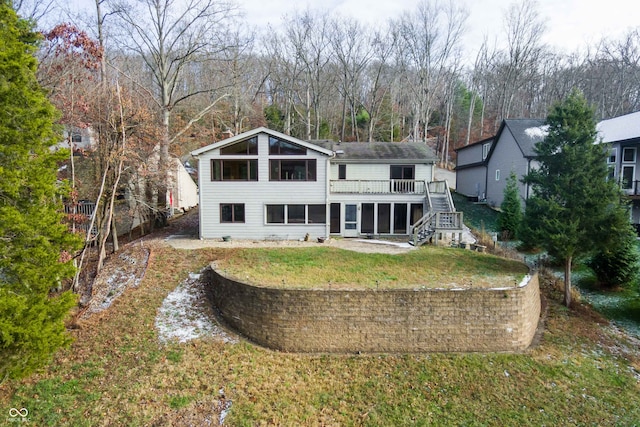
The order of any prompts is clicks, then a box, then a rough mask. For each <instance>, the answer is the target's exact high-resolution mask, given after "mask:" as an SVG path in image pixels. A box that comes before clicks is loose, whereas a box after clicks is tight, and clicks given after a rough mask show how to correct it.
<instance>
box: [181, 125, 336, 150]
mask: <svg viewBox="0 0 640 427" xmlns="http://www.w3.org/2000/svg"><path fill="white" fill-rule="evenodd" d="M260 133H266V134H267V135H270V136H273V137H276V138H279V139H282V140H284V141H289V142H291V143H293V144H296V145H299V146H301V147H305V148H307V149H309V150H314V151H317V152H319V153H322V154H325V155H327V156H332V155H333V151H331V150H327V149H326V148H323V147H320V146H318V145H315V144H311V143H309V142H306V141H302V140H300V139H297V138H294V137H292V136H289V135H285V134H283V133H280V132H277V131H275V130H271V129H268V128H266V127H259V128H255V129H252V130H250V131H248V132H243V133H240V134H238V135H236V136H232V137H231V138H227V139H223V140H222V141H218V142H215V143H213V144H209V145H207V146H206V147H202V148H199V149H197V150H194V151H192V152H191V155H192V156H199V155H200V154H202V153H206V152H207V151H211V150H215V149H218V148H222V147H226V146H228V145H233V144H235V143H237V142H240V141H244V140H245V139H249V138H251V137H253V136H256V135H258V134H260Z"/></svg>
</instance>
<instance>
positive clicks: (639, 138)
mask: <svg viewBox="0 0 640 427" xmlns="http://www.w3.org/2000/svg"><path fill="white" fill-rule="evenodd" d="M596 129H597V130H598V136H599V138H601V140H600V142H601V143H606V144H609V156H608V158H607V162H608V163H609V166H610V168H611V173H610V176H611V178H614V179H616V180H617V181H618V182H619V183H620V185H621V187H622V189H623V191H624V192H625V193H626V194H627V195H628V196H629V199H630V201H631V223H632V224H634V225H635V226H636V228H640V159H639V158H638V151H640V111H638V112H635V113H631V114H626V115H624V116H619V117H614V118H612V119H608V120H603V121H601V122H600V123H598V125H597V127H596Z"/></svg>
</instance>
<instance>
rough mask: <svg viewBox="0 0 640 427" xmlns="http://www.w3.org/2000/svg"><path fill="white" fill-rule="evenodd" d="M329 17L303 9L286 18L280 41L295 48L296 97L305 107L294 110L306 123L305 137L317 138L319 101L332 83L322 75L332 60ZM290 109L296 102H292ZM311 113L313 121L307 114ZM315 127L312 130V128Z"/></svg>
mask: <svg viewBox="0 0 640 427" xmlns="http://www.w3.org/2000/svg"><path fill="white" fill-rule="evenodd" d="M329 29H330V27H329V17H328V14H326V13H320V12H318V13H314V12H312V11H310V10H306V11H305V12H303V13H296V14H294V15H293V17H292V18H290V19H289V20H288V25H287V28H286V31H285V38H284V42H285V43H288V44H291V46H292V48H293V49H294V50H295V55H296V62H297V63H299V64H300V75H299V77H300V79H301V80H302V85H301V86H300V87H299V90H298V94H297V97H298V99H300V100H301V101H302V104H303V105H304V107H305V110H304V112H300V111H297V110H296V111H297V112H298V114H299V115H300V116H301V117H303V118H304V121H305V123H306V131H305V138H306V139H308V140H310V139H311V138H312V130H315V132H314V134H313V136H314V137H315V138H316V139H319V138H320V122H321V117H322V115H321V109H320V105H321V100H322V97H323V95H324V94H325V92H326V91H327V89H328V88H329V87H330V86H331V85H332V82H331V80H330V79H328V78H326V77H327V75H326V74H325V73H324V71H325V67H327V66H328V65H329V64H330V61H331V60H332V57H331V49H330V39H329ZM294 108H296V105H295V104H294ZM312 115H313V116H314V118H313V121H312V118H311V116H312ZM314 127H315V129H312V128H314Z"/></svg>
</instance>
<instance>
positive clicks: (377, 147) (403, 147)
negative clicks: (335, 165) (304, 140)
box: [310, 141, 436, 163]
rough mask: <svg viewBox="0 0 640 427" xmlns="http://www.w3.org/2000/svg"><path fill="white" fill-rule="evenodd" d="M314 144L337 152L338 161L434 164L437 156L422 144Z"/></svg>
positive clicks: (327, 142)
mask: <svg viewBox="0 0 640 427" xmlns="http://www.w3.org/2000/svg"><path fill="white" fill-rule="evenodd" d="M310 142H311V143H312V144H315V145H319V146H320V147H323V148H328V149H331V150H333V151H335V152H336V157H335V158H336V160H337V161H340V160H348V161H363V162H374V163H375V162H383V163H389V162H393V161H394V160H395V161H403V162H407V161H412V162H421V163H432V162H435V161H436V156H435V154H434V153H433V150H431V148H429V147H427V145H426V144H425V143H421V142H342V143H340V144H338V143H334V142H332V141H310Z"/></svg>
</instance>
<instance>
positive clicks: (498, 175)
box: [496, 169, 500, 181]
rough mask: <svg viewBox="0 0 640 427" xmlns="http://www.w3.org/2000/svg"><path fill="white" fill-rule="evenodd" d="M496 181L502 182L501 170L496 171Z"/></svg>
mask: <svg viewBox="0 0 640 427" xmlns="http://www.w3.org/2000/svg"><path fill="white" fill-rule="evenodd" d="M496 181H500V169H496Z"/></svg>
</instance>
